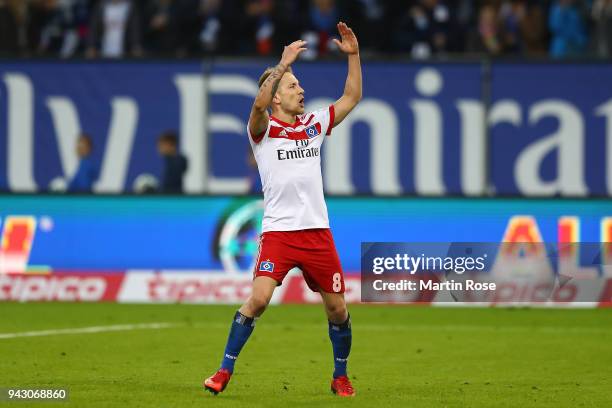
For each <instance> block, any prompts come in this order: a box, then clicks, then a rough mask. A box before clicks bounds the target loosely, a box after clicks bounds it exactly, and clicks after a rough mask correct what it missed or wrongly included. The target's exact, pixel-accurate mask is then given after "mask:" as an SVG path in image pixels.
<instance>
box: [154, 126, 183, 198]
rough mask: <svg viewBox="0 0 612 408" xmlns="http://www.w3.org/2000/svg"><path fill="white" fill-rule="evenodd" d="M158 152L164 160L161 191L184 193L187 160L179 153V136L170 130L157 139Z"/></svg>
mask: <svg viewBox="0 0 612 408" xmlns="http://www.w3.org/2000/svg"><path fill="white" fill-rule="evenodd" d="M157 150H158V152H159V154H160V155H161V156H162V157H163V159H164V170H163V174H162V182H161V186H160V190H161V192H162V193H175V194H177V193H182V192H183V176H184V175H185V172H186V171H187V158H185V156H183V155H182V154H180V153H179V151H178V136H177V135H176V132H174V131H172V130H168V131H165V132H163V133H162V134H161V135H160V136H159V138H158V139H157Z"/></svg>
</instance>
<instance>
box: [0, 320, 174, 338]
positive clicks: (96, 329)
mask: <svg viewBox="0 0 612 408" xmlns="http://www.w3.org/2000/svg"><path fill="white" fill-rule="evenodd" d="M175 326H177V324H176V323H139V324H116V325H112V326H91V327H76V328H70V329H56V330H39V331H27V332H18V333H0V339H14V338H17V337H39V336H55V335H62V334H88V333H104V332H114V331H129V330H151V329H167V328H169V327H175Z"/></svg>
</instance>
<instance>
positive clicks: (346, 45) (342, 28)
mask: <svg viewBox="0 0 612 408" xmlns="http://www.w3.org/2000/svg"><path fill="white" fill-rule="evenodd" d="M338 32H339V33H340V38H341V39H342V41H338V40H336V39H335V38H334V42H335V43H336V45H337V46H338V48H339V49H340V51H342V52H344V53H345V54H357V53H358V52H359V43H358V42H357V36H356V35H355V33H354V32H353V30H351V28H350V27H349V26H347V25H346V24H344V23H343V22H342V21H341V22H339V23H338Z"/></svg>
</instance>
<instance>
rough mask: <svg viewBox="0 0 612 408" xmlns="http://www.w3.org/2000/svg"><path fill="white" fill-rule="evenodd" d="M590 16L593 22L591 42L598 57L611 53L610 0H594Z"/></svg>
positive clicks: (606, 56)
mask: <svg viewBox="0 0 612 408" xmlns="http://www.w3.org/2000/svg"><path fill="white" fill-rule="evenodd" d="M591 16H592V18H593V22H594V25H595V27H594V36H593V43H594V48H595V53H596V55H597V56H599V57H604V58H608V57H610V55H612V0H595V1H594V2H593V9H592V13H591Z"/></svg>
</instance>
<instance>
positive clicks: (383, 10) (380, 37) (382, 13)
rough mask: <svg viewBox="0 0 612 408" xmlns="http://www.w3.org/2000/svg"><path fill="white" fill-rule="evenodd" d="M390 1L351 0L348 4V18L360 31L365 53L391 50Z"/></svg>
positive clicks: (362, 52) (357, 30) (360, 45)
mask: <svg viewBox="0 0 612 408" xmlns="http://www.w3.org/2000/svg"><path fill="white" fill-rule="evenodd" d="M389 8H390V7H389V2H387V1H383V0H357V1H349V2H348V4H347V6H346V13H347V20H348V21H350V22H351V26H352V27H353V29H354V31H355V32H357V33H359V47H360V52H361V54H362V55H363V54H364V53H367V52H376V51H387V52H388V51H390V47H389V40H390V34H389V30H388V19H389V18H390V17H391V16H390V15H389Z"/></svg>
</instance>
